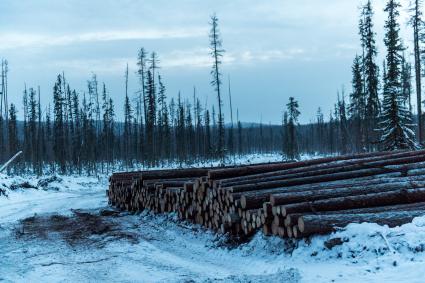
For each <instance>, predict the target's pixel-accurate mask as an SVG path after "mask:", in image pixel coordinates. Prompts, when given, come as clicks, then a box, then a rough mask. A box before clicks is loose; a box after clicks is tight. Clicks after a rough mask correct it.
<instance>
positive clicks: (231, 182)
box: [218, 151, 425, 187]
mask: <svg viewBox="0 0 425 283" xmlns="http://www.w3.org/2000/svg"><path fill="white" fill-rule="evenodd" d="M421 154H422V155H423V154H425V151H407V152H401V153H400V152H398V153H394V154H388V155H383V156H374V157H370V158H364V159H349V160H345V161H341V162H331V163H326V164H318V165H313V166H307V167H300V168H294V169H290V170H279V171H272V172H267V173H262V174H254V175H248V176H243V177H237V178H231V179H224V180H220V181H219V182H218V183H219V184H220V186H221V187H230V186H236V185H245V184H251V183H253V182H254V183H259V182H269V181H276V180H285V179H290V178H295V177H296V178H300V177H308V176H317V175H323V174H331V173H335V172H343V171H353V170H359V169H364V168H368V167H382V166H386V165H391V164H404V160H405V158H409V157H417V156H418V155H421Z"/></svg>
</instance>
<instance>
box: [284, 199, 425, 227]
mask: <svg viewBox="0 0 425 283" xmlns="http://www.w3.org/2000/svg"><path fill="white" fill-rule="evenodd" d="M409 210H424V211H425V202H418V203H409V204H398V205H387V206H376V207H367V208H357V209H346V210H336V211H322V212H316V213H305V212H304V213H292V214H288V215H286V217H285V220H284V225H285V226H293V225H296V224H298V218H300V217H302V216H304V215H311V214H313V215H327V214H364V213H381V212H391V211H409Z"/></svg>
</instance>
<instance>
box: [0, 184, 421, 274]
mask: <svg viewBox="0 0 425 283" xmlns="http://www.w3.org/2000/svg"><path fill="white" fill-rule="evenodd" d="M3 178H6V177H3ZM13 181H14V180H10V179H1V178H0V184H1V182H3V183H6V185H7V182H13ZM51 186H53V187H55V186H56V188H57V189H58V191H55V190H48V191H43V190H32V189H31V190H17V191H15V192H10V193H9V198H5V197H0V217H1V219H0V281H4V282H99V281H101V282H332V281H333V282H360V281H364V282H367V281H380V282H396V281H397V282H423V275H422V274H423V271H424V270H425V256H424V254H423V251H424V250H425V240H424V239H425V227H424V226H425V219H417V220H416V222H415V224H408V225H405V226H403V227H402V228H395V229H388V228H385V227H379V226H377V225H373V224H362V225H352V226H350V227H349V228H348V229H347V230H346V231H341V232H338V233H336V234H335V235H333V236H327V237H317V238H314V239H313V240H312V241H311V242H310V243H305V242H304V241H302V242H300V243H298V244H297V245H293V244H291V243H285V242H284V241H282V240H280V239H276V238H264V237H262V235H261V234H258V235H257V236H256V237H255V238H254V239H253V240H252V241H251V242H250V243H247V244H245V245H242V246H239V247H230V246H229V245H227V244H226V243H225V239H223V238H220V237H218V236H216V235H213V234H212V233H209V232H206V231H204V230H202V229H200V228H199V227H196V226H192V225H188V224H185V223H179V222H178V221H174V220H173V219H171V218H168V219H167V218H165V217H158V216H156V217H153V216H150V215H130V214H125V213H124V214H122V213H121V214H120V215H109V214H106V213H105V211H104V209H107V202H106V197H105V188H107V182H106V179H103V180H100V181H99V180H97V179H94V178H71V177H64V178H63V179H62V180H61V181H60V182H58V183H56V184H51ZM329 237H341V238H343V239H347V240H348V242H347V243H345V244H344V245H342V246H338V247H335V248H333V249H332V250H328V249H326V248H325V247H324V245H323V243H324V242H325V241H326V240H328V239H329Z"/></svg>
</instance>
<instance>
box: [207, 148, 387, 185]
mask: <svg viewBox="0 0 425 283" xmlns="http://www.w3.org/2000/svg"><path fill="white" fill-rule="evenodd" d="M393 153H394V152H374V153H363V154H357V155H344V156H337V157H326V158H318V159H312V160H306V161H299V162H290V163H285V162H283V163H282V162H281V163H270V164H263V165H251V166H244V167H238V168H233V169H216V170H210V171H209V172H208V178H209V179H210V180H218V179H225V178H229V177H239V176H245V175H250V174H259V173H266V172H270V171H277V170H286V169H292V168H298V167H305V166H310V165H316V164H321V163H328V162H335V161H341V160H348V159H356V158H357V159H361V158H367V157H372V156H382V155H388V154H393Z"/></svg>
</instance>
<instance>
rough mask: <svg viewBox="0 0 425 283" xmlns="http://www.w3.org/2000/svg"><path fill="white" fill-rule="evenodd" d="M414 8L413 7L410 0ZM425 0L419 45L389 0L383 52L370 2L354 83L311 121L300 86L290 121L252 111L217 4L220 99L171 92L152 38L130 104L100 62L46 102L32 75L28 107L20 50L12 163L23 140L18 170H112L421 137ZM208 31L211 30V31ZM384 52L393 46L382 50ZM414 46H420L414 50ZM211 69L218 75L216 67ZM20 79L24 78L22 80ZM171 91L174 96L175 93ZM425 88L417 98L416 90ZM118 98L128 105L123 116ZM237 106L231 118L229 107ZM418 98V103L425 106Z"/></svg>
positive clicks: (1, 112)
mask: <svg viewBox="0 0 425 283" xmlns="http://www.w3.org/2000/svg"><path fill="white" fill-rule="evenodd" d="M403 8H405V7H403ZM421 8H422V3H421V1H420V0H416V1H412V3H411V5H410V6H409V15H410V19H409V22H408V23H407V24H408V25H409V32H410V33H411V34H412V35H413V38H414V42H413V50H407V48H406V44H405V42H403V39H402V37H401V35H400V25H404V24H406V23H404V22H402V20H401V19H400V9H402V7H401V5H400V3H399V1H396V0H389V1H387V4H386V7H385V12H386V15H387V19H386V21H385V35H384V44H385V48H386V50H385V60H384V62H383V63H379V62H377V61H378V59H377V58H378V48H377V42H376V40H377V39H376V38H377V34H376V32H375V29H374V25H375V23H374V9H373V5H372V3H371V1H367V2H366V3H365V4H364V6H362V7H361V8H360V13H359V20H358V22H359V24H358V34H359V39H360V42H359V47H360V48H361V49H360V50H361V53H359V54H353V65H352V85H351V87H350V88H349V90H345V89H344V88H342V89H341V90H340V91H339V92H338V94H337V101H336V103H335V105H334V107H333V111H331V112H330V113H323V111H322V110H321V109H320V108H319V109H318V110H317V113H309V114H307V115H309V116H310V117H312V118H311V120H310V121H311V122H310V123H308V124H302V125H301V124H300V123H299V116H300V115H301V113H300V111H299V102H298V101H297V99H296V94H293V96H290V97H289V95H287V94H284V93H283V94H282V95H283V96H285V95H287V96H288V103H287V104H286V105H282V113H283V115H282V113H276V115H282V123H281V125H272V124H263V123H262V122H259V123H247V122H244V121H240V119H239V115H238V106H237V105H232V94H231V85H230V79H228V80H227V78H224V76H223V74H222V71H221V67H222V64H223V60H222V59H223V56H225V50H224V48H223V40H222V35H221V33H220V29H219V19H218V17H217V16H216V15H213V16H211V18H210V32H209V35H208V36H209V42H210V45H209V51H210V57H211V77H210V78H209V80H210V82H209V83H210V85H211V88H213V89H214V92H215V94H216V107H214V106H212V107H205V106H204V105H203V103H202V102H201V98H200V97H199V95H198V93H197V91H196V88H194V89H193V96H192V97H193V98H192V99H183V98H182V96H181V95H180V93H179V94H178V95H177V96H176V97H174V96H173V95H170V94H168V93H167V88H166V81H165V79H164V78H163V77H162V75H161V72H160V60H159V58H160V55H158V54H157V53H156V52H155V51H148V50H146V49H145V48H143V47H141V48H140V49H139V50H138V51H137V50H135V53H136V55H135V60H137V65H138V71H137V74H136V75H137V78H138V83H139V91H138V92H137V93H135V94H131V93H129V91H128V79H129V76H130V74H129V71H128V65H127V67H126V68H123V69H124V70H123V71H124V72H123V73H124V79H125V81H124V85H125V88H124V89H123V94H125V103H124V105H118V106H117V105H115V104H114V99H113V97H114V96H115V95H118V94H113V93H110V92H109V91H108V86H107V82H100V81H99V80H98V77H97V76H96V74H93V75H92V76H91V77H90V78H89V79H88V80H87V89H86V91H85V92H83V93H80V92H77V91H76V90H74V89H73V87H72V85H70V84H69V83H68V81H67V77H66V74H65V73H64V72H61V73H59V74H58V75H57V76H56V77H55V78H54V81H55V83H54V87H53V89H52V91H51V95H52V101H51V103H49V104H48V105H41V102H40V95H41V94H40V88H39V87H36V86H28V87H27V86H25V89H24V90H23V94H22V108H21V107H20V106H17V105H15V104H13V103H10V104H9V103H8V94H9V90H8V68H9V66H8V61H7V60H6V59H4V60H2V63H1V66H2V67H1V96H0V133H1V135H0V163H3V162H5V161H7V160H8V159H9V158H10V157H11V156H12V155H14V154H15V153H16V152H18V151H20V150H22V151H23V154H22V156H21V157H20V158H19V160H18V161H17V162H16V163H14V165H13V166H10V167H9V168H8V171H9V173H13V172H19V173H21V172H26V173H35V174H38V175H41V174H43V173H45V172H59V173H71V174H72V173H89V174H95V173H97V172H110V171H111V170H115V169H117V168H121V169H124V168H125V169H128V168H140V167H145V168H146V167H153V166H166V165H169V164H178V165H180V166H190V165H191V164H195V163H197V164H199V163H203V164H208V162H211V161H213V160H216V161H219V162H220V164H222V165H224V164H231V163H232V162H234V161H235V160H236V158H237V157H240V156H243V155H246V154H251V153H259V154H261V153H281V154H282V159H283V160H296V159H298V158H299V156H300V154H301V153H308V154H319V155H339V154H346V153H360V152H374V151H382V150H397V149H417V148H420V147H422V144H423V139H424V119H423V114H422V104H423V101H422V96H421V90H422V82H421V80H422V78H423V76H424V69H425V68H424V62H425V49H424V45H425V24H424V19H423V15H422V11H421ZM206 36H207V35H206ZM382 52H383V51H382ZM411 55H413V56H411ZM206 81H207V78H206ZM13 91H15V90H13ZM170 97H171V98H170ZM413 100H415V101H416V103H414V104H415V107H414V106H413V105H412V101H413ZM116 107H120V108H122V109H123V110H124V111H123V112H124V117H117V115H116ZM225 108H226V109H230V113H231V114H230V117H227V120H228V121H229V122H227V123H226V122H225V117H224V114H223V113H224V109H225ZM414 108H416V109H414Z"/></svg>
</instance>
